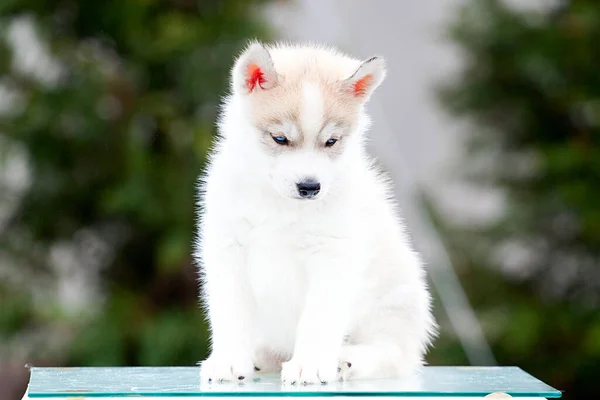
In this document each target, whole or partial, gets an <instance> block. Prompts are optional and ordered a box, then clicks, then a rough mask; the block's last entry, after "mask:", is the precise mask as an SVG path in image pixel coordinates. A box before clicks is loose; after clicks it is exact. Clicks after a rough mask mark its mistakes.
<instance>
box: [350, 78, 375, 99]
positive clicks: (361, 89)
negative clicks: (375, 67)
mask: <svg viewBox="0 0 600 400" xmlns="http://www.w3.org/2000/svg"><path fill="white" fill-rule="evenodd" d="M372 82H373V75H370V74H369V75H365V76H363V77H362V78H360V79H359V80H358V81H356V83H354V84H353V85H352V91H353V92H354V95H355V96H357V97H358V96H364V95H365V93H367V89H368V88H369V86H371V83H372Z"/></svg>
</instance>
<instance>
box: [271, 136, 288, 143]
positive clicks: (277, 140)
mask: <svg viewBox="0 0 600 400" xmlns="http://www.w3.org/2000/svg"><path fill="white" fill-rule="evenodd" d="M273 140H274V141H275V143H277V144H281V145H286V144H288V140H287V138H286V137H285V136H273Z"/></svg>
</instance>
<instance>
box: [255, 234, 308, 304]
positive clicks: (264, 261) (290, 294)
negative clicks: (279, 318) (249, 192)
mask: <svg viewBox="0 0 600 400" xmlns="http://www.w3.org/2000/svg"><path fill="white" fill-rule="evenodd" d="M303 248H305V244H304V243H303V241H302V240H300V241H299V240H297V238H296V237H295V235H294V234H290V232H285V230H281V229H279V228H278V227H274V226H270V225H269V224H263V225H260V226H256V227H254V228H253V229H251V230H250V232H249V233H248V237H247V238H246V245H245V250H246V257H247V258H246V261H247V268H248V276H249V280H250V285H251V287H252V289H253V292H254V295H255V298H256V301H257V303H258V305H259V307H261V308H262V309H263V310H265V311H268V312H270V313H273V314H275V315H280V314H288V315H289V314H290V313H291V314H294V313H295V312H296V311H298V309H299V308H300V307H301V304H302V303H303V301H304V297H305V294H306V287H307V282H306V281H307V278H306V265H305V264H306V258H307V257H306V254H305V252H304V251H303Z"/></svg>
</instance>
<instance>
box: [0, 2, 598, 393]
mask: <svg viewBox="0 0 600 400" xmlns="http://www.w3.org/2000/svg"><path fill="white" fill-rule="evenodd" d="M249 38H261V39H265V40H274V39H290V40H303V41H306V40H312V41H319V42H326V43H329V44H333V45H336V46H339V47H340V48H342V49H344V50H346V51H348V52H351V53H353V54H355V55H357V56H359V57H364V58H367V57H370V56H372V55H374V54H380V55H383V56H385V57H386V59H387V60H388V64H389V75H388V79H387V80H386V82H385V84H384V85H383V86H382V87H381V88H380V89H379V90H378V93H377V94H376V95H375V96H374V97H373V100H372V102H371V103H370V106H369V109H370V111H371V113H372V115H373V117H374V125H373V129H372V131H371V133H370V135H371V141H370V151H371V153H372V154H373V156H376V157H377V158H378V160H379V162H380V163H381V164H382V165H383V166H384V168H385V169H387V170H388V171H389V172H390V174H391V175H392V177H393V179H394V181H395V183H396V194H397V198H398V202H399V203H400V205H401V207H402V209H403V212H404V216H405V218H406V221H407V224H408V226H409V228H410V230H411V232H412V235H413V237H414V241H415V243H416V246H417V247H418V249H419V250H420V251H421V252H422V253H423V256H424V258H425V259H426V260H427V263H428V268H429V274H430V277H431V283H432V290H433V291H434V294H435V298H436V309H435V312H436V315H437V317H438V319H439V321H440V323H441V326H442V334H441V338H440V339H439V340H438V341H437V343H436V347H435V348H434V350H433V351H432V352H431V354H430V356H429V358H428V359H429V362H430V364H432V365H518V366H520V367H522V368H524V369H525V370H526V371H528V372H530V373H532V374H534V375H535V376H537V377H539V378H541V379H543V380H545V381H547V382H548V383H550V384H552V385H553V386H555V387H557V388H559V389H562V390H565V398H566V399H569V400H574V399H586V400H589V399H593V398H600V383H599V379H598V378H599V377H600V311H599V310H600V308H599V303H600V2H599V1H598V0H571V1H568V0H562V1H561V0H556V1H551V0H511V1H508V0H403V1H396V0H375V1H370V0H293V1H250V0H222V1H218V0H202V1H200V0H106V1H97V0H3V1H0V400H14V399H19V398H20V397H21V396H22V394H23V392H24V389H25V386H26V383H27V379H28V374H27V370H26V369H25V367H24V366H25V364H26V363H27V364H29V365H35V366H71V365H85V366H107V365H132V366H133V365H194V363H195V362H196V361H198V360H200V359H203V358H204V357H205V356H206V352H207V333H206V324H205V322H204V321H203V318H202V315H201V312H200V311H199V309H198V304H197V289H198V287H197V280H196V271H195V269H194V267H193V266H192V263H191V259H190V250H191V249H190V247H191V246H190V243H191V239H192V234H193V228H194V202H195V195H194V183H195V180H196V178H197V175H198V174H199V172H200V171H201V168H202V165H203V163H204V162H205V156H206V151H207V149H208V147H209V145H210V143H211V139H212V136H213V135H214V133H215V129H214V119H215V114H216V107H217V105H218V103H219V100H220V96H221V95H222V94H223V92H224V90H226V88H227V75H228V70H229V68H230V66H231V63H232V59H233V57H234V56H235V55H236V54H237V53H238V52H239V51H240V49H241V48H242V47H243V46H244V44H245V43H246V41H247V40H248V39H249Z"/></svg>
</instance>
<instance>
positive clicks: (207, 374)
mask: <svg viewBox="0 0 600 400" xmlns="http://www.w3.org/2000/svg"><path fill="white" fill-rule="evenodd" d="M254 371H255V367H254V363H253V362H252V360H251V359H250V358H249V357H245V356H241V355H233V354H232V355H214V354H213V355H211V356H210V357H208V358H207V359H206V360H204V361H202V362H200V380H201V381H202V382H231V381H244V380H245V379H248V378H250V376H252V374H254Z"/></svg>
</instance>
